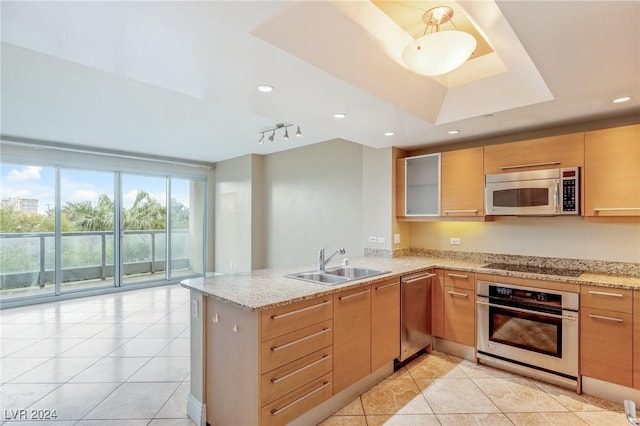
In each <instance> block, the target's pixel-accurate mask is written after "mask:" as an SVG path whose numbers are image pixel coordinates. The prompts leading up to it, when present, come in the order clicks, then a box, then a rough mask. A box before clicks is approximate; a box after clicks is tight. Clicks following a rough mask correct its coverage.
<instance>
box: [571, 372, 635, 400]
mask: <svg viewBox="0 0 640 426" xmlns="http://www.w3.org/2000/svg"><path fill="white" fill-rule="evenodd" d="M582 393H585V394H587V395H593V396H597V397H599V398H603V399H608V400H609V401H615V402H619V403H620V404H622V402H623V401H624V400H625V399H630V400H632V401H635V403H636V404H640V390H638V389H633V388H628V387H626V386H622V385H616V384H615V383H610V382H605V381H603V380H598V379H594V378H592V377H587V376H582Z"/></svg>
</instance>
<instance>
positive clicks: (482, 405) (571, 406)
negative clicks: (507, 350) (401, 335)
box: [321, 352, 628, 426]
mask: <svg viewBox="0 0 640 426" xmlns="http://www.w3.org/2000/svg"><path fill="white" fill-rule="evenodd" d="M623 410H624V408H623V406H622V403H615V402H611V401H606V400H603V399H600V398H596V397H591V396H587V395H578V394H576V393H575V392H572V391H569V390H565V389H562V388H559V387H556V386H553V385H549V384H545V383H541V382H538V381H535V380H531V379H527V378H524V377H520V376H517V375H513V374H510V373H507V372H503V371H500V370H496V369H493V368H490V367H487V366H483V365H476V364H475V363H473V362H470V361H467V360H463V359H460V358H456V357H453V356H450V355H446V354H442V353H437V352H432V353H431V354H427V355H422V356H420V357H419V358H417V359H416V360H414V361H413V362H411V363H410V364H408V365H407V366H406V367H403V368H401V369H399V370H398V371H396V372H395V373H394V374H393V375H391V376H389V377H388V378H386V379H385V380H383V381H382V382H380V383H379V384H378V385H376V386H375V387H373V388H372V389H370V390H369V391H367V392H365V393H364V394H362V395H360V396H359V397H358V398H356V399H355V400H353V401H351V403H349V404H348V405H347V406H346V407H344V408H342V409H341V410H339V411H338V412H336V413H335V414H334V415H333V416H331V417H330V418H328V419H327V420H325V421H324V422H323V423H321V425H322V426H337V425H340V426H343V425H344V426H351V425H354V426H365V425H369V426H372V425H424V426H432V425H433V426H436V425H438V426H439V425H442V426H467V425H469V426H470V425H473V426H481V425H482V426H502V425H505V426H506V425H509V426H514V425H515V426H525V425H526V426H543V425H549V426H565V425H566V426H573V425H582V426H584V425H593V426H609V425H610V426H625V425H626V426H628V423H627V421H626V419H625V416H624V413H623Z"/></svg>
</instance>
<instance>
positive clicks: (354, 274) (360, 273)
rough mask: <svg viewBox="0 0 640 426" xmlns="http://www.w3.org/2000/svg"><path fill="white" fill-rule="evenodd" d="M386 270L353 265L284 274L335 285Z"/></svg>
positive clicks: (317, 282) (384, 272) (383, 272)
mask: <svg viewBox="0 0 640 426" xmlns="http://www.w3.org/2000/svg"><path fill="white" fill-rule="evenodd" d="M387 272H388V271H381V270H378V269H368V268H358V267H354V266H342V267H339V268H332V269H327V270H326V271H309V272H299V273H296V274H288V275H285V277H287V278H295V279H298V280H304V281H309V282H312V283H316V284H322V285H336V284H342V283H346V282H348V281H353V280H360V279H364V278H368V277H373V276H375V275H380V274H386V273H387Z"/></svg>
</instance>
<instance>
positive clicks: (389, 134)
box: [384, 132, 394, 136]
mask: <svg viewBox="0 0 640 426" xmlns="http://www.w3.org/2000/svg"><path fill="white" fill-rule="evenodd" d="M393 134H394V133H393V132H384V135H385V136H393Z"/></svg>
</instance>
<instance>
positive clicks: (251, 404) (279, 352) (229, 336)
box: [204, 295, 334, 426]
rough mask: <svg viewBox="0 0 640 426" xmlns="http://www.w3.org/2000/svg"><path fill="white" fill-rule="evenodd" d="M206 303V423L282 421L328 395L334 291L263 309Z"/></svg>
mask: <svg viewBox="0 0 640 426" xmlns="http://www.w3.org/2000/svg"><path fill="white" fill-rule="evenodd" d="M206 306H207V308H206V310H205V314H206V321H205V323H204V326H205V336H206V340H205V345H206V347H205V353H206V357H207V358H206V359H207V362H206V367H205V401H206V404H207V406H208V407H210V409H208V410H207V422H208V423H209V424H220V425H224V424H251V425H270V426H271V425H285V424H288V423H290V422H291V421H292V420H294V419H295V418H297V417H298V416H300V415H301V414H303V413H305V412H307V411H309V410H310V409H311V408H313V407H315V406H316V405H318V404H320V403H321V402H322V401H324V400H326V399H328V398H330V397H331V396H332V395H333V328H334V327H333V296H331V295H329V296H326V297H316V298H313V299H309V300H305V301H302V302H299V303H292V304H289V305H284V306H280V307H276V308H273V309H268V310H265V311H263V312H252V311H247V310H244V309H241V308H238V307H236V306H234V305H231V304H229V303H224V302H220V301H217V300H215V299H214V298H207V305H206Z"/></svg>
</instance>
